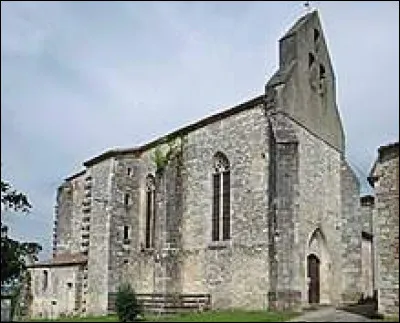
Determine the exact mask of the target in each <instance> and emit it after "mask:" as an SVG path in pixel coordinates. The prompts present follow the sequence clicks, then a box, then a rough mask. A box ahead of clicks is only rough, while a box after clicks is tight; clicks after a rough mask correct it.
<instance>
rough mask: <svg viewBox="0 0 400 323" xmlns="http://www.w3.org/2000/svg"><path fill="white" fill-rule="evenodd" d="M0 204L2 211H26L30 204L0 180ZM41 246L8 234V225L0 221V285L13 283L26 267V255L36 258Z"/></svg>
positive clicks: (23, 195)
mask: <svg viewBox="0 0 400 323" xmlns="http://www.w3.org/2000/svg"><path fill="white" fill-rule="evenodd" d="M1 206H2V213H3V210H4V211H14V212H22V213H28V212H29V211H30V210H31V208H32V205H31V204H30V203H29V200H28V197H27V196H26V195H25V194H23V193H21V192H18V191H16V190H15V189H13V188H12V186H11V185H10V184H9V183H7V182H4V181H3V180H1ZM41 250H42V247H41V246H40V245H39V244H38V243H36V242H20V241H17V240H14V239H11V238H10V237H9V236H8V227H7V226H6V225H4V224H3V222H1V286H2V287H3V286H5V285H9V284H13V283H14V282H15V281H16V280H18V278H20V276H21V274H22V272H23V271H24V270H25V268H26V262H25V261H26V257H27V256H31V257H33V258H34V259H36V260H37V255H38V253H39V252H40V251H41Z"/></svg>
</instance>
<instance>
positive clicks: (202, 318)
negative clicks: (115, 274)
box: [30, 310, 295, 322]
mask: <svg viewBox="0 0 400 323" xmlns="http://www.w3.org/2000/svg"><path fill="white" fill-rule="evenodd" d="M294 316H295V314H293V313H273V312H267V311H241V310H234V311H218V312H217V311H215V312H214V311H209V312H204V313H188V314H180V315H170V316H146V317H145V319H144V321H147V322H284V321H286V320H288V319H290V318H292V317H294ZM35 321H36V322H118V318H117V317H116V316H115V315H109V316H100V317H82V318H79V317H69V318H63V319H58V320H43V319H42V320H32V321H30V322H35Z"/></svg>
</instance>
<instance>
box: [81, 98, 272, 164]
mask: <svg viewBox="0 0 400 323" xmlns="http://www.w3.org/2000/svg"><path fill="white" fill-rule="evenodd" d="M264 99H265V95H264V94H262V95H259V96H257V97H255V98H253V99H250V100H248V101H245V102H243V103H241V104H239V105H236V106H234V107H232V108H229V109H226V110H224V111H222V112H218V113H215V114H212V115H210V116H208V117H205V118H203V119H201V120H199V121H196V122H194V123H192V124H189V125H188V126H185V127H182V128H179V129H177V130H175V131H173V132H170V133H169V134H167V135H164V136H162V137H159V138H157V139H155V140H153V141H150V142H149V143H147V144H144V145H142V146H138V147H133V148H115V149H111V150H107V151H106V152H104V153H102V154H100V155H97V156H95V157H93V158H91V159H89V160H87V161H85V162H84V163H83V165H84V166H91V165H94V164H96V163H98V162H100V161H102V160H105V159H107V158H110V157H114V156H120V155H125V154H138V155H139V154H140V153H142V152H143V151H146V150H147V149H150V148H152V147H155V146H157V145H159V144H161V143H163V142H165V141H166V140H167V139H168V138H171V137H172V138H174V137H177V136H181V135H186V134H188V133H189V132H191V131H194V130H197V129H199V128H202V127H204V126H206V125H208V124H210V123H213V122H216V121H219V120H222V119H224V118H227V117H229V116H232V115H234V114H237V113H240V112H242V111H245V110H249V109H252V108H254V107H256V106H257V105H259V104H262V103H263V102H264Z"/></svg>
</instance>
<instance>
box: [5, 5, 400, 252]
mask: <svg viewBox="0 0 400 323" xmlns="http://www.w3.org/2000/svg"><path fill="white" fill-rule="evenodd" d="M311 6H312V7H313V8H317V9H318V10H319V13H320V18H321V21H322V26H323V30H324V34H325V37H326V38H327V44H328V48H329V50H330V54H331V58H332V62H333V67H334V70H335V73H336V81H337V85H336V87H337V101H338V106H339V111H340V115H341V117H342V121H343V124H344V130H345V135H346V149H347V152H346V155H347V158H348V160H349V162H350V164H351V165H352V167H353V169H354V170H355V171H356V173H357V175H358V176H359V178H360V183H361V193H362V194H366V193H371V190H370V188H369V187H368V185H367V184H366V180H365V178H366V176H367V175H368V173H369V170H370V168H371V166H372V164H373V162H374V160H375V158H376V156H377V148H378V147H379V146H381V145H385V144H388V143H391V142H394V141H398V138H399V124H398V119H399V108H398V107H399V91H398V89H399V2H397V1H396V2H385V1H372V2H352V1H344V2H325V1H324V2H322V1H311ZM304 13H305V8H304V7H303V2H302V1H287V2H284V1H279V2H275V1H265V2H251V1H245V2H236V1H235V2H164V1H163V2H152V1H149V2H118V1H112V2H68V1H62V2H36V1H33V2H30V1H29V2H19V1H18V2H7V1H2V2H1V177H2V179H3V180H8V181H10V182H11V183H12V184H13V186H14V187H15V188H17V189H18V190H21V191H23V192H25V193H27V194H28V196H29V199H30V201H31V203H32V204H33V209H32V212H31V213H30V214H29V215H15V214H13V215H10V214H6V215H4V216H3V215H2V217H3V219H4V221H5V222H6V223H7V224H8V225H9V226H10V235H11V236H12V237H14V238H18V239H22V240H25V241H37V242H39V243H41V244H42V245H43V247H44V251H43V253H42V254H41V258H42V259H43V258H46V257H47V256H49V255H50V250H51V248H52V229H53V220H54V206H55V202H56V189H57V187H58V186H59V185H60V184H61V182H62V180H63V179H64V178H66V177H68V176H69V175H72V174H73V173H75V172H77V171H79V170H81V169H83V166H82V162H84V161H85V160H88V159H89V158H91V157H93V156H96V155H98V154H99V153H101V152H104V151H105V150H108V149H111V148H115V147H124V148H126V147H134V146H137V145H140V144H143V143H145V142H148V141H150V140H151V139H154V138H156V137H158V136H160V135H163V134H166V133H168V132H170V131H172V130H174V129H177V128H179V127H181V126H184V125H187V124H189V123H191V122H193V121H196V120H199V119H201V118H202V117H204V116H207V115H210V114H212V113H215V112H218V111H221V110H224V109H227V108H229V107H232V106H234V105H236V104H239V103H241V102H243V101H245V100H248V99H251V98H252V97H255V96H257V95H260V94H262V93H263V92H264V86H265V83H266V82H267V81H268V79H269V78H270V77H271V76H272V74H273V73H274V72H275V71H276V69H277V66H278V39H279V38H280V37H281V36H283V34H284V33H285V31H287V30H288V29H289V27H290V26H291V25H292V24H293V23H294V22H295V21H296V20H297V19H298V18H299V17H300V16H302V15H303V14H304Z"/></svg>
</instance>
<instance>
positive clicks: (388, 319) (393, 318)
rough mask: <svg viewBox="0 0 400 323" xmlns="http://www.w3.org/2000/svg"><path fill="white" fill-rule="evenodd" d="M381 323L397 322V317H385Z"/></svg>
mask: <svg viewBox="0 0 400 323" xmlns="http://www.w3.org/2000/svg"><path fill="white" fill-rule="evenodd" d="M382 322H399V317H398V316H385V317H384V318H383V319H382Z"/></svg>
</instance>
